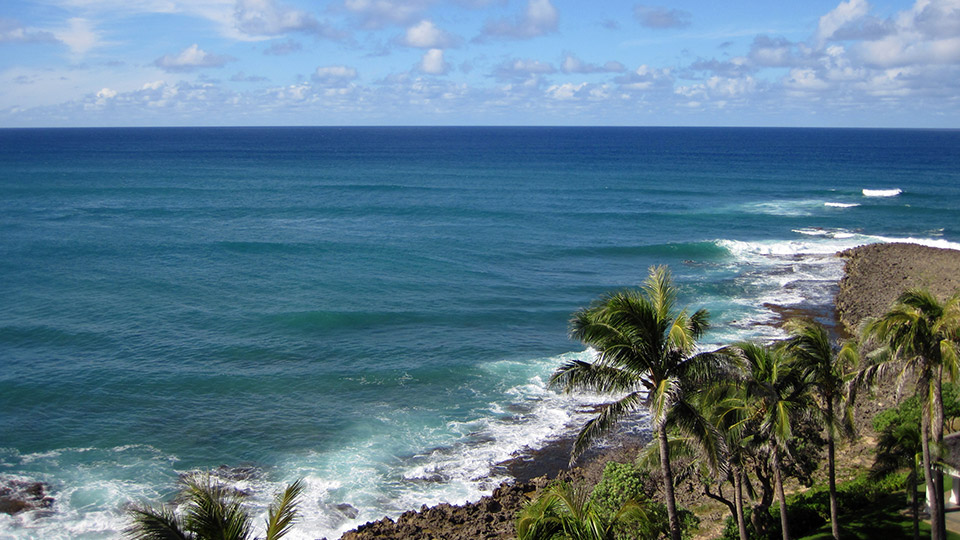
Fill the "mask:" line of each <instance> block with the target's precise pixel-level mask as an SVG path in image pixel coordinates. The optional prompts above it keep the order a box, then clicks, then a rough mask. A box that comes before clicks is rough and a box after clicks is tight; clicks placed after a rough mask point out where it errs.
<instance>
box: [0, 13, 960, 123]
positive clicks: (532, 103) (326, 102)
mask: <svg viewBox="0 0 960 540" xmlns="http://www.w3.org/2000/svg"><path fill="white" fill-rule="evenodd" d="M229 125H324V126H325V125H572V126H576V125H604V126H605V125H610V126H621V125H627V126H691V125H693V126H823V127H919V128H923V127H933V128H960V0H916V1H915V2H910V1H893V0H877V1H867V0H846V1H840V2H837V1H836V0H833V1H829V0H828V1H824V0H804V1H802V2H797V1H793V2H780V1H776V0H774V1H770V0H764V1H755V0H737V1H728V2H716V1H706V0H685V1H676V2H661V3H634V2H625V1H619V0H596V1H584V0H332V1H319V0H0V127H44V126H52V127H59V126H65V127H66V126H69V127H74V126H229Z"/></svg>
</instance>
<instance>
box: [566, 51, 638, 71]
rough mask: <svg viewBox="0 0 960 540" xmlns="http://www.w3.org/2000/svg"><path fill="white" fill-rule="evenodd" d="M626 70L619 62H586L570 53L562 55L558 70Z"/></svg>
mask: <svg viewBox="0 0 960 540" xmlns="http://www.w3.org/2000/svg"><path fill="white" fill-rule="evenodd" d="M626 70H627V68H626V67H624V65H623V64H621V63H620V62H614V61H610V62H607V63H605V64H603V65H602V66H601V65H597V64H588V63H585V62H583V61H581V60H580V59H579V58H577V57H576V56H574V55H572V54H570V53H567V54H566V55H565V56H564V57H563V62H562V63H561V64H560V71H562V72H564V73H622V72H624V71H626Z"/></svg>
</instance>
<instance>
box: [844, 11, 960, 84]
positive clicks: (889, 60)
mask: <svg viewBox="0 0 960 540" xmlns="http://www.w3.org/2000/svg"><path fill="white" fill-rule="evenodd" d="M889 26H890V29H889V31H888V32H887V33H886V34H885V35H883V36H881V37H879V38H878V39H872V40H864V41H862V42H860V43H858V44H856V46H855V47H854V51H855V52H856V53H857V54H859V56H860V57H861V58H862V59H863V61H864V62H866V63H867V64H869V65H872V66H876V67H880V68H890V67H898V66H910V65H944V64H957V63H960V1H958V0H917V1H916V3H915V4H914V6H913V8H912V9H911V10H907V11H903V12H901V13H899V14H898V15H897V16H896V17H895V18H893V20H892V21H890V23H889Z"/></svg>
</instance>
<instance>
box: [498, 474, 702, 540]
mask: <svg viewBox="0 0 960 540" xmlns="http://www.w3.org/2000/svg"><path fill="white" fill-rule="evenodd" d="M649 481H650V476H649V473H647V471H646V470H644V469H643V468H641V467H639V466H637V465H636V464H631V463H616V462H610V463H607V465H606V466H605V467H604V470H603V477H602V478H601V480H600V481H599V482H598V483H597V485H596V486H594V488H593V491H592V493H590V494H589V496H587V491H586V490H584V489H581V488H577V487H574V486H571V485H570V484H568V483H565V482H560V483H557V484H554V485H552V486H550V487H549V488H547V489H545V490H544V491H543V492H541V493H540V495H539V496H538V497H537V498H536V499H534V500H533V501H531V502H530V503H529V504H528V505H527V507H526V508H524V509H523V511H522V512H521V513H520V515H519V516H518V518H517V538H518V540H656V539H661V538H669V537H670V524H669V519H668V517H667V512H666V506H665V505H663V504H662V503H659V502H655V501H651V500H649V499H648V497H647V491H648V489H647V487H648V485H649ZM678 513H679V514H680V524H681V535H682V537H683V538H684V539H689V538H690V537H691V536H692V531H694V530H695V529H696V528H697V525H698V523H699V520H698V519H697V517H696V516H694V515H693V513H692V512H689V511H687V510H685V509H683V508H680V509H678Z"/></svg>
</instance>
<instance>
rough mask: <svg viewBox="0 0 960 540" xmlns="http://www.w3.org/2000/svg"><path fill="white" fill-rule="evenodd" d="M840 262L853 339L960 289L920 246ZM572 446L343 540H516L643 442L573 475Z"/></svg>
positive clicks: (623, 444)
mask: <svg viewBox="0 0 960 540" xmlns="http://www.w3.org/2000/svg"><path fill="white" fill-rule="evenodd" d="M837 255H838V256H839V257H842V258H844V259H846V265H845V274H844V277H843V279H842V280H841V281H840V288H839V292H838V293H837V298H836V302H835V307H836V313H835V319H834V321H836V323H837V326H838V327H842V330H843V331H845V332H846V333H848V334H851V335H852V334H854V333H855V332H856V330H857V328H858V326H859V325H860V324H861V323H862V321H863V320H864V319H865V318H867V317H873V316H877V315H880V314H882V313H883V312H884V311H885V310H886V309H887V308H888V307H889V306H890V304H891V303H892V302H893V301H894V300H895V299H896V298H897V296H899V294H900V293H901V292H902V291H903V290H904V289H906V288H909V287H915V286H921V287H928V288H929V289H930V290H932V291H933V292H934V293H935V294H937V295H938V296H940V297H945V296H946V295H948V294H952V293H953V292H956V291H957V290H958V289H960V251H956V250H949V249H939V248H932V247H926V246H920V245H916V244H870V245H866V246H860V247H856V248H852V249H848V250H845V251H842V252H840V253H838V254H837ZM783 315H784V316H787V315H790V316H792V315H795V314H794V313H790V314H787V313H784V314H783ZM819 318H820V317H818V319H819ZM837 330H841V328H837ZM888 405H890V400H889V399H885V398H882V397H878V396H874V397H873V398H872V399H866V400H864V403H862V404H861V406H862V407H863V408H864V409H868V410H865V411H863V412H865V413H866V414H865V415H864V416H865V417H872V416H873V414H875V413H876V411H877V410H879V409H880V408H883V407H884V406H888ZM870 413H873V414H870ZM570 444H571V442H570V441H567V440H562V441H558V442H557V443H556V444H552V445H549V446H548V447H547V448H545V449H542V450H540V451H538V452H536V453H535V454H534V455H532V456H528V457H526V458H516V459H514V460H511V461H509V462H505V463H503V464H501V466H502V467H505V468H506V469H507V470H508V471H509V472H510V474H511V476H513V477H514V478H516V481H515V482H514V483H511V484H501V485H500V487H498V488H497V489H496V490H495V491H494V492H493V494H492V495H489V496H486V497H483V498H482V499H480V500H479V501H477V502H474V503H468V504H464V505H460V506H453V505H449V504H441V505H438V506H434V507H432V508H428V507H426V506H424V507H422V508H421V509H420V510H419V511H409V512H406V513H404V514H403V515H401V516H400V517H399V518H397V520H396V521H394V520H392V519H390V518H384V519H381V520H379V521H374V522H370V523H367V524H365V525H361V526H360V527H358V528H357V529H355V530H353V531H349V532H347V533H345V534H344V535H343V536H342V537H341V540H373V539H377V540H401V539H425V540H426V539H430V540H433V539H437V540H439V539H446V540H461V539H462V540H467V539H479V538H482V539H512V538H514V536H515V532H514V526H513V520H514V518H515V516H516V513H517V512H518V511H519V510H520V509H521V508H522V507H523V505H524V504H525V503H526V501H528V500H530V499H531V498H532V497H533V496H535V494H536V492H537V490H538V489H540V488H542V487H543V486H545V485H546V484H547V482H549V480H550V479H552V478H556V477H560V478H565V479H570V480H575V481H584V482H587V483H593V482H596V481H597V479H599V476H600V473H601V472H602V469H603V466H604V465H605V464H606V462H607V461H626V460H629V459H631V456H633V455H635V454H636V450H637V449H638V448H639V447H640V445H641V442H640V441H638V442H634V443H629V442H627V441H619V442H618V443H615V444H616V445H615V446H613V447H611V448H607V449H604V450H602V451H596V452H593V453H592V454H590V455H588V456H586V457H585V459H583V460H582V464H581V465H579V466H578V467H574V468H572V469H571V468H568V467H567V466H566V456H569V446H570Z"/></svg>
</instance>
